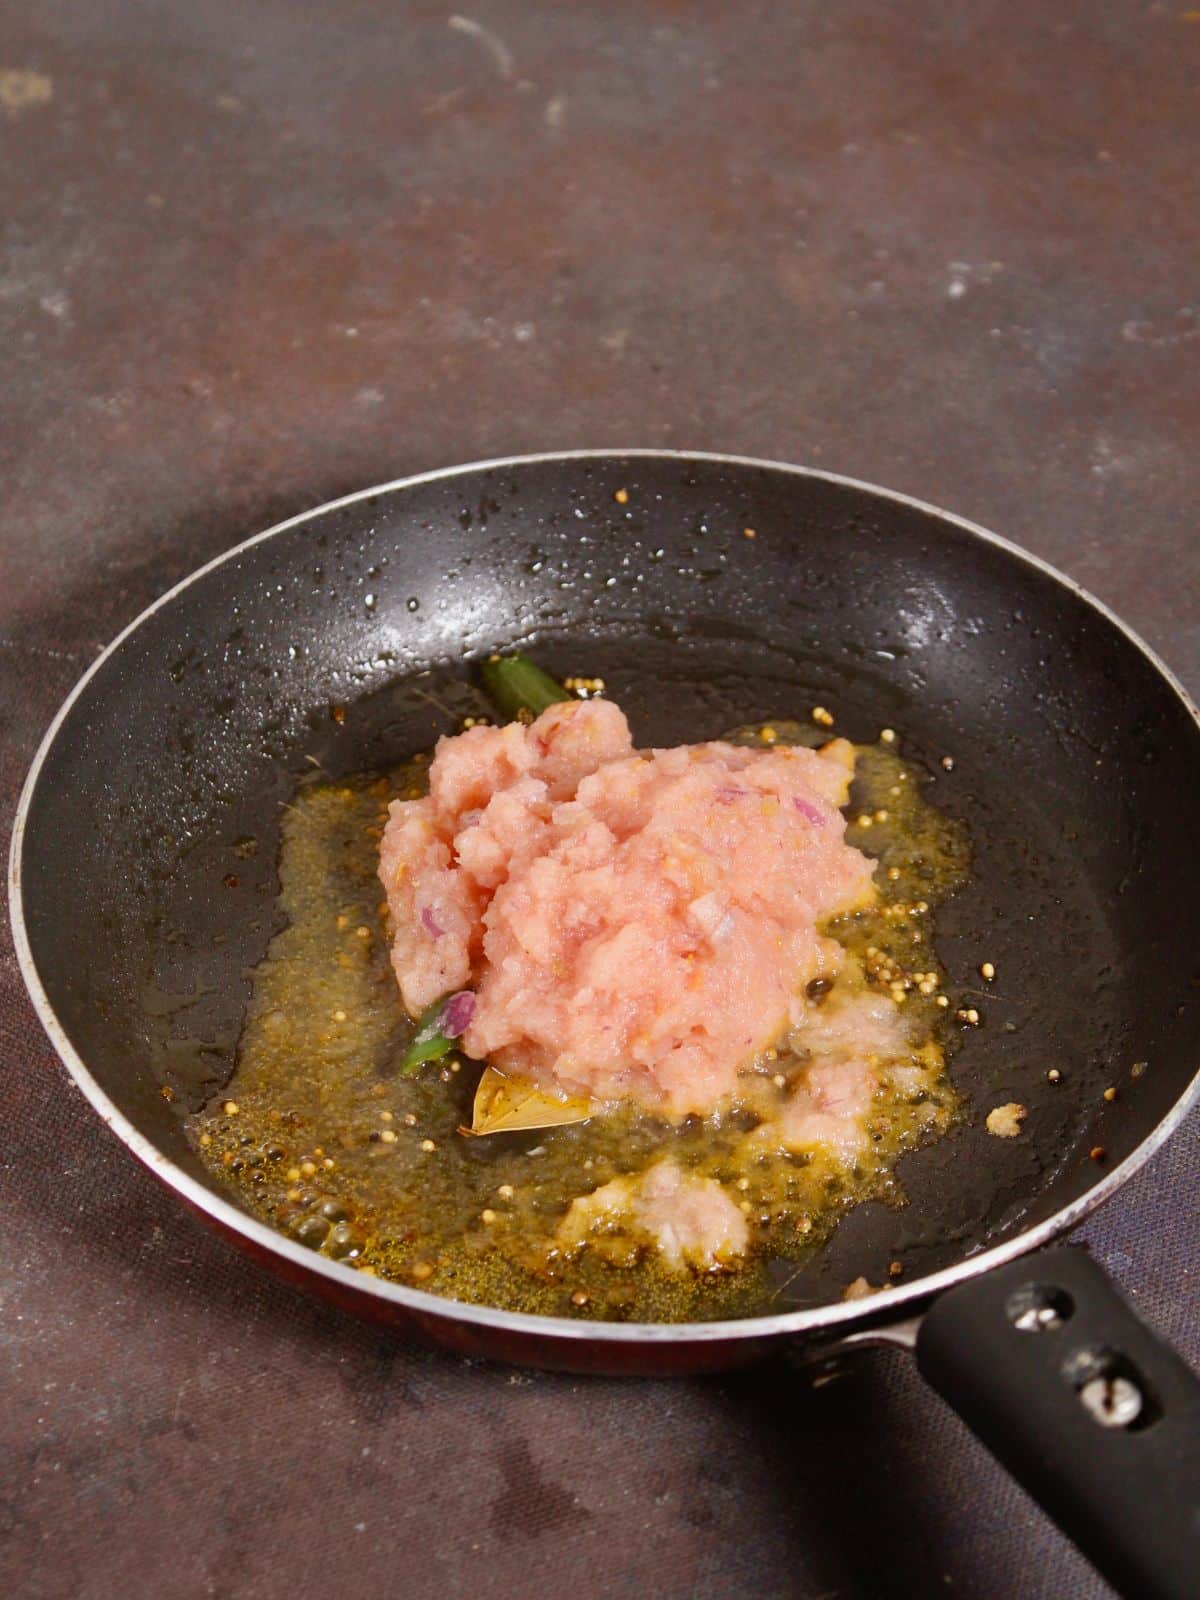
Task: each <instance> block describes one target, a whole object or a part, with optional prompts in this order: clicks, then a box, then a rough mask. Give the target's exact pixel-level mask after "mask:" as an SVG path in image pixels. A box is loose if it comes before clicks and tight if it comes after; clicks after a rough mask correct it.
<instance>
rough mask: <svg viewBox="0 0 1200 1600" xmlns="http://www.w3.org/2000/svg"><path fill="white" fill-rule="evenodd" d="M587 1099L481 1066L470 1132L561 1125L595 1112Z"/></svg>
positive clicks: (510, 1131)
mask: <svg viewBox="0 0 1200 1600" xmlns="http://www.w3.org/2000/svg"><path fill="white" fill-rule="evenodd" d="M595 1109H596V1108H595V1106H594V1105H593V1104H592V1102H591V1101H590V1100H580V1099H572V1098H569V1097H567V1098H564V1097H560V1096H558V1095H552V1094H546V1093H545V1091H544V1090H542V1089H538V1088H537V1087H535V1085H533V1084H532V1083H530V1082H529V1081H528V1079H525V1078H506V1077H505V1075H504V1074H503V1073H502V1072H497V1071H496V1069H495V1067H485V1068H484V1069H483V1076H482V1078H480V1080H479V1087H478V1088H477V1089H476V1091H475V1105H474V1109H473V1114H472V1117H471V1132H472V1133H475V1134H487V1133H520V1132H522V1131H524V1130H526V1129H533V1128H561V1127H563V1126H565V1124H567V1123H568V1122H586V1121H587V1119H588V1118H589V1117H590V1116H593V1115H594V1114H595Z"/></svg>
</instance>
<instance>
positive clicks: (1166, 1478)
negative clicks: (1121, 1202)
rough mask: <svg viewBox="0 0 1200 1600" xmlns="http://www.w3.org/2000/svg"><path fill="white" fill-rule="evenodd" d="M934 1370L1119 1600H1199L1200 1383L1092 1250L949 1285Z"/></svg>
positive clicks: (933, 1338) (1053, 1253) (927, 1368)
mask: <svg viewBox="0 0 1200 1600" xmlns="http://www.w3.org/2000/svg"><path fill="white" fill-rule="evenodd" d="M916 1356H917V1365H918V1367H919V1368H920V1370H921V1373H922V1375H923V1376H924V1377H925V1378H926V1379H927V1380H928V1382H929V1383H930V1384H932V1386H933V1387H934V1388H935V1389H936V1390H937V1391H938V1393H939V1394H940V1395H941V1396H942V1397H943V1399H945V1400H947V1401H948V1402H949V1403H950V1405H951V1406H953V1408H954V1409H955V1411H957V1412H958V1414H959V1416H960V1417H962V1419H963V1421H964V1422H966V1423H967V1425H968V1426H969V1427H970V1428H971V1429H972V1431H973V1432H974V1433H976V1434H977V1435H978V1436H979V1438H980V1439H981V1440H982V1442H983V1443H984V1444H985V1445H987V1447H988V1449H989V1450H991V1451H992V1452H993V1454H994V1455H996V1456H997V1457H998V1458H999V1460H1000V1461H1001V1462H1002V1463H1003V1464H1004V1466H1005V1467H1007V1468H1008V1470H1009V1471H1010V1472H1011V1473H1012V1474H1013V1476H1014V1477H1015V1478H1016V1479H1017V1480H1018V1482H1019V1483H1021V1484H1022V1485H1023V1487H1024V1488H1025V1489H1027V1490H1028V1492H1029V1493H1030V1494H1031V1495H1033V1497H1034V1498H1035V1499H1036V1500H1037V1501H1038V1502H1039V1504H1040V1505H1041V1506H1042V1508H1043V1509H1044V1510H1045V1511H1046V1512H1048V1513H1049V1515H1050V1516H1051V1517H1053V1519H1054V1521H1055V1522H1057V1523H1058V1525H1059V1527H1060V1528H1061V1529H1062V1530H1063V1532H1064V1533H1065V1534H1066V1535H1067V1537H1068V1538H1069V1539H1071V1540H1072V1541H1073V1542H1074V1543H1075V1544H1076V1545H1078V1547H1079V1548H1080V1550H1082V1551H1083V1553H1084V1554H1085V1555H1086V1556H1087V1557H1088V1559H1089V1560H1090V1561H1092V1562H1093V1563H1094V1564H1095V1566H1096V1567H1098V1568H1099V1570H1100V1571H1101V1572H1102V1573H1103V1574H1104V1576H1105V1577H1106V1578H1107V1579H1108V1580H1109V1582H1110V1583H1112V1584H1113V1585H1114V1586H1115V1587H1116V1588H1117V1589H1118V1590H1119V1591H1120V1592H1121V1593H1123V1594H1125V1595H1128V1596H1136V1597H1137V1600H1196V1597H1197V1595H1200V1378H1197V1376H1196V1374H1195V1373H1193V1372H1192V1371H1191V1369H1190V1368H1189V1367H1187V1366H1186V1365H1185V1364H1184V1363H1183V1361H1181V1360H1180V1358H1179V1357H1178V1356H1177V1355H1176V1354H1175V1352H1174V1351H1173V1350H1171V1349H1170V1348H1169V1347H1168V1346H1167V1345H1166V1344H1164V1343H1163V1341H1162V1340H1161V1339H1159V1337H1158V1335H1157V1334H1155V1333H1153V1332H1152V1331H1151V1330H1150V1329H1149V1328H1148V1327H1147V1326H1146V1324H1145V1323H1144V1322H1143V1321H1142V1320H1141V1318H1140V1317H1138V1316H1136V1315H1135V1314H1134V1311H1133V1309H1132V1307H1131V1306H1130V1305H1129V1303H1128V1301H1126V1299H1125V1298H1124V1296H1123V1295H1122V1294H1121V1293H1120V1292H1119V1291H1118V1289H1117V1288H1116V1286H1115V1285H1114V1283H1113V1282H1112V1280H1111V1279H1110V1278H1109V1277H1108V1275H1107V1274H1106V1273H1105V1271H1104V1269H1103V1268H1102V1267H1101V1266H1099V1265H1098V1263H1097V1262H1096V1261H1094V1260H1093V1259H1092V1257H1091V1256H1089V1255H1088V1254H1087V1253H1086V1252H1085V1251H1083V1250H1081V1249H1078V1248H1075V1247H1065V1248H1059V1249H1054V1250H1047V1251H1043V1252H1041V1253H1038V1254H1034V1255H1030V1256H1026V1257H1024V1258H1022V1259H1021V1260H1019V1261H1014V1262H1012V1263H1010V1264H1009V1265H1008V1266H1005V1267H1001V1268H999V1269H997V1270H996V1271H993V1272H988V1273H983V1274H981V1275H980V1276H979V1277H977V1278H973V1279H970V1280H969V1281H968V1282H966V1283H963V1284H960V1285H959V1286H958V1287H956V1288H954V1289H950V1290H948V1291H947V1292H946V1293H945V1294H943V1295H941V1296H940V1297H939V1298H938V1299H937V1300H935V1301H934V1303H933V1305H932V1307H931V1308H930V1309H929V1311H928V1312H927V1313H926V1315H925V1317H924V1319H923V1321H922V1323H921V1325H920V1329H919V1331H918V1333H917V1338H916Z"/></svg>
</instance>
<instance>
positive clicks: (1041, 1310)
mask: <svg viewBox="0 0 1200 1600" xmlns="http://www.w3.org/2000/svg"><path fill="white" fill-rule="evenodd" d="M1061 1321H1062V1317H1061V1316H1059V1314H1058V1310H1057V1308H1056V1307H1054V1306H1026V1308H1025V1310H1024V1311H1019V1312H1018V1313H1017V1315H1016V1316H1015V1317H1014V1318H1013V1327H1014V1328H1020V1330H1021V1332H1022V1333H1044V1332H1045V1330H1046V1329H1047V1328H1057V1327H1058V1325H1059V1323H1060V1322H1061Z"/></svg>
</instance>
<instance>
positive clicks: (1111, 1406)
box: [1079, 1373, 1144, 1428]
mask: <svg viewBox="0 0 1200 1600" xmlns="http://www.w3.org/2000/svg"><path fill="white" fill-rule="evenodd" d="M1079 1399H1080V1403H1081V1404H1082V1406H1083V1409H1084V1410H1085V1411H1086V1412H1087V1413H1088V1414H1089V1416H1091V1417H1092V1418H1093V1420H1094V1421H1096V1422H1098V1423H1099V1424H1100V1426H1101V1427H1102V1428H1128V1427H1129V1425H1130V1423H1132V1422H1136V1421H1137V1419H1138V1418H1139V1417H1140V1416H1141V1414H1142V1406H1143V1404H1144V1401H1143V1398H1142V1391H1141V1390H1140V1389H1139V1388H1138V1386H1137V1384H1136V1383H1134V1381H1133V1380H1132V1378H1126V1377H1123V1376H1122V1375H1121V1374H1120V1373H1117V1374H1115V1375H1114V1374H1107V1375H1106V1374H1104V1373H1101V1374H1100V1375H1099V1376H1098V1377H1095V1378H1089V1379H1088V1381H1087V1382H1086V1383H1085V1384H1083V1386H1082V1387H1081V1388H1080V1390H1079Z"/></svg>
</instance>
